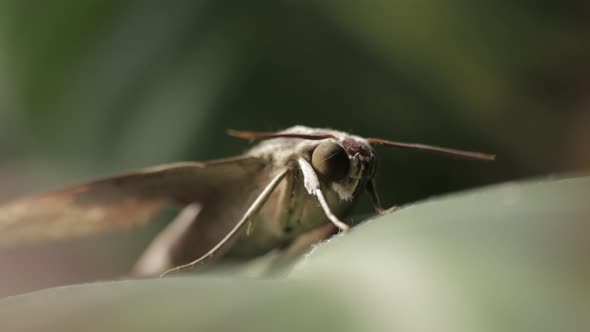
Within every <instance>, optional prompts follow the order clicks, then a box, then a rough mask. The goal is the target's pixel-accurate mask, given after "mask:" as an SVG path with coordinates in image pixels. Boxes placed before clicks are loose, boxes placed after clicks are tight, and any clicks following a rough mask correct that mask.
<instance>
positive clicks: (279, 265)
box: [268, 224, 338, 274]
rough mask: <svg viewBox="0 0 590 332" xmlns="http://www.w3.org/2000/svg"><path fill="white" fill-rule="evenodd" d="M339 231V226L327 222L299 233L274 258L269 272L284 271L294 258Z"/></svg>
mask: <svg viewBox="0 0 590 332" xmlns="http://www.w3.org/2000/svg"><path fill="white" fill-rule="evenodd" d="M337 231H338V227H336V226H335V225H334V224H326V225H323V226H320V227H318V228H315V229H312V230H310V231H308V232H306V233H303V234H301V235H299V236H298V237H296V238H295V239H294V240H293V241H291V243H289V244H288V245H287V246H286V247H285V248H284V249H283V250H282V251H281V252H280V255H279V256H278V257H276V258H275V259H274V261H273V262H272V264H271V265H270V267H269V268H268V273H269V274H276V273H279V272H282V271H284V270H285V267H288V266H289V265H290V264H291V263H292V262H293V261H294V260H296V259H297V258H298V257H300V256H301V255H302V254H305V253H306V252H309V251H310V249H311V248H312V246H313V245H315V244H318V243H320V242H322V241H323V240H325V239H327V238H329V237H331V236H332V235H334V234H336V232H337Z"/></svg>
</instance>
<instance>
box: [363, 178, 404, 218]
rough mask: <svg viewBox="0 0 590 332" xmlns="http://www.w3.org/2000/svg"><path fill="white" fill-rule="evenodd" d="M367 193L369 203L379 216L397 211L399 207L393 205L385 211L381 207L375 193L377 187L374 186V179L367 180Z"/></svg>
mask: <svg viewBox="0 0 590 332" xmlns="http://www.w3.org/2000/svg"><path fill="white" fill-rule="evenodd" d="M367 191H368V192H369V196H371V202H372V203H373V208H374V209H375V211H377V213H379V214H387V213H390V212H393V211H395V210H397V209H399V206H397V205H393V206H391V207H389V208H387V209H384V208H383V206H382V205H381V200H380V199H379V194H378V193H377V187H376V185H375V179H371V180H369V182H368V183H367Z"/></svg>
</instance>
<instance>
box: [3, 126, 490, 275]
mask: <svg viewBox="0 0 590 332" xmlns="http://www.w3.org/2000/svg"><path fill="white" fill-rule="evenodd" d="M230 135H233V136H235V137H238V138H242V139H247V140H261V142H260V143H259V144H258V145H256V146H254V147H253V148H251V149H250V150H249V151H247V152H246V153H245V154H243V155H241V156H238V157H232V158H227V159H221V160H214V161H206V162H179V163H173V164H167V165H162V166H156V167H151V168H145V169H140V170H135V171H131V172H127V173H123V174H118V175H114V176H110V177H106V178H103V179H98V180H94V181H90V182H87V183H83V184H79V185H74V186H71V187H68V188H64V189H60V190H56V191H53V192H49V193H45V194H41V195H38V196H33V197H27V198H22V199H19V200H16V201H13V202H8V203H5V204H3V205H0V248H1V247H10V246H21V245H24V244H27V243H39V242H43V241H48V240H59V239H65V238H71V237H79V236H87V235H91V234H96V233H99V232H104V231H111V230H115V229H122V228H128V227H135V226H141V225H145V224H147V223H149V222H150V221H152V220H153V219H154V218H155V217H156V216H157V215H158V214H159V213H160V212H161V211H163V210H164V209H166V208H168V207H173V206H175V207H181V208H182V210H181V211H180V212H179V213H178V215H177V216H176V217H175V218H174V220H173V221H172V222H171V223H170V224H168V225H167V226H166V228H164V230H163V231H162V232H161V233H159V234H158V235H157V236H156V237H155V239H154V240H153V241H152V242H151V244H150V245H149V246H148V247H147V249H146V250H145V252H144V253H143V254H142V256H141V258H140V259H139V261H138V262H137V264H136V266H135V268H134V272H135V274H137V275H142V276H152V275H164V274H167V273H170V272H175V271H181V270H185V269H190V268H192V267H195V266H197V265H201V264H204V263H211V262H214V261H217V260H223V259H238V260H245V259H249V258H253V257H257V256H260V255H263V254H265V253H267V252H269V251H271V250H274V249H281V250H283V251H285V252H287V253H291V254H294V253H298V252H301V251H303V250H305V249H306V248H308V247H309V246H310V245H312V244H314V243H316V242H319V241H321V240H322V239H325V238H327V237H329V236H331V235H332V234H334V233H335V232H337V231H338V230H340V231H347V230H348V229H349V226H348V225H347V224H346V223H344V222H343V221H342V219H343V218H345V217H346V216H347V215H348V214H349V213H350V211H351V208H352V207H353V205H354V203H355V202H356V201H357V200H358V198H359V196H360V195H361V194H362V193H364V192H367V193H368V194H369V197H370V198H371V200H372V202H373V206H374V208H375V210H376V211H377V212H379V213H383V212H385V211H387V210H386V209H384V208H383V207H382V205H381V202H380V200H379V196H378V194H377V191H376V187H375V181H374V175H375V170H376V165H377V163H376V157H375V152H374V146H385V147H393V148H401V149H414V150H422V151H428V152H434V153H439V154H445V155H450V156H455V157H462V158H468V159H476V160H493V159H494V156H493V155H489V154H483V153H476V152H468V151H461V150H455V149H448V148H442V147H436V146H430V145H422V144H411V143H401V142H395V141H388V140H383V139H377V138H362V137H359V136H354V135H350V134H348V133H345V132H341V131H335V130H330V129H316V128H309V127H304V126H295V127H291V128H289V129H286V130H283V131H279V132H275V133H264V132H248V131H230ZM393 209H394V208H390V209H389V211H391V210H393Z"/></svg>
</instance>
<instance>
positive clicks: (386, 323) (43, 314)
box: [0, 177, 590, 332]
mask: <svg viewBox="0 0 590 332" xmlns="http://www.w3.org/2000/svg"><path fill="white" fill-rule="evenodd" d="M588 197H590V177H579V178H571V179H560V180H554V181H543V182H540V181H535V182H529V183H511V184H505V185H501V186H496V187H493V188H488V189H487V190H481V189H480V190H476V191H472V192H468V193H464V194H460V195H453V196H450V197H443V198H439V199H436V200H431V201H429V202H424V203H419V204H414V205H411V206H408V207H406V208H404V209H402V210H400V211H398V212H396V213H393V214H389V215H386V216H382V217H379V218H376V219H374V220H372V221H370V222H367V223H365V224H363V225H360V226H358V227H357V228H355V229H354V230H353V231H352V232H351V233H349V234H346V235H345V236H338V237H335V238H333V239H332V240H330V241H329V242H327V243H324V244H322V245H320V246H317V247H316V248H315V250H314V251H313V252H312V253H311V254H309V255H308V256H306V257H305V259H303V260H302V261H300V262H299V264H297V265H296V266H295V269H294V270H293V271H292V273H290V275H289V276H287V277H285V278H283V279H275V280H257V279H251V278H244V277H231V278H228V277H227V274H225V275H223V276H219V275H217V274H205V275H200V276H194V277H190V278H185V277H178V276H176V277H170V278H163V279H151V280H126V281H120V282H108V283H94V284H86V285H78V286H68V287H63V288H57V289H50V290H44V291H40V292H35V293H30V294H26V295H22V296H16V297H12V298H6V299H3V300H0V328H1V329H2V330H6V331H79V330H84V331H142V330H146V329H147V330H174V331H237V330H239V331H278V330H280V331H376V332H377V331H453V332H457V331H518V332H525V331H535V332H538V331H556V330H565V331H588V328H589V327H590V317H589V316H588V310H589V309H590V297H589V296H588V295H589V294H590V292H589V290H590V289H589V288H590V287H589V286H588V278H589V277H590V265H589V264H588V263H589V262H588V257H587V253H588V241H587V237H588V220H589V217H590V207H589V205H588ZM490 202H495V204H489V203H490ZM441 211H446V213H441ZM105 317H106V319H105Z"/></svg>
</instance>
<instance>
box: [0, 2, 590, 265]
mask: <svg viewBox="0 0 590 332" xmlns="http://www.w3.org/2000/svg"><path fill="white" fill-rule="evenodd" d="M589 9H590V8H589V6H588V5H587V4H586V3H585V2H577V1H564V2H559V3H556V2H551V1H519V2H512V1H505V0H500V1H495V2H493V3H490V2H480V1H446V2H437V1H410V0H398V1H378V0H374V1H365V2H358V1H268V0H257V1H237V0H226V1H206V0H180V1H168V2H162V1H153V0H144V1H112V0H110V1H109V0H107V1H98V0H82V1H72V0H57V1H51V2H46V3H41V2H31V1H17V0H4V1H2V2H1V3H0V153H1V156H2V157H0V199H8V198H11V197H16V196H18V195H21V194H25V193H31V192H38V191H42V190H46V189H49V188H54V187H57V186H62V185H64V184H68V183H73V182H76V181H80V180H84V179H87V178H90V177H96V176H100V175H106V174H109V173H111V172H114V171H120V170H124V169H129V168H136V167H143V166H149V165H154V164H160V163H165V162H171V161H178V160H206V159H211V158H222V157H227V156H233V155H236V154H239V153H241V152H242V151H244V150H245V149H246V148H247V147H248V146H249V145H248V143H247V142H244V141H239V140H236V139H234V138H230V137H227V136H226V135H225V130H226V129H227V128H234V129H245V130H278V129H283V128H285V127H289V126H292V125H295V124H302V125H308V126H317V127H331V128H334V129H340V130H344V131H350V132H352V133H354V134H358V135H361V136H373V137H382V138H387V139H395V140H401V141H410V142H413V141H416V142H422V143H430V144H437V145H442V146H450V147H456V148H464V149H470V150H476V151H482V152H490V153H496V154H497V155H498V161H497V162H494V163H483V164H480V163H475V162H468V161H463V160H453V159H445V158H441V157H439V156H431V155H424V154H420V153H412V152H406V151H393V150H386V149H379V150H378V153H379V158H380V167H379V170H378V181H379V189H380V192H382V196H383V201H384V202H388V203H389V202H391V203H406V202H411V201H415V200H418V199H423V198H426V197H430V196H433V195H437V194H441V193H445V192H450V191H456V190H460V189H464V188H469V187H474V186H479V185H483V184H488V183H494V182H500V181H505V180H510V179H515V178H522V177H528V176H533V175H539V174H552V173H557V172H562V171H566V170H568V171H569V170H577V169H582V168H585V167H589V166H590V157H589V154H588V152H587V151H589V149H590V134H588V133H589V132H590V115H589V114H590V112H588V107H589V105H590V100H589V99H588V92H589V90H588V87H589V86H590V85H589V83H590V82H589V74H590V62H589V61H588V59H590V43H588V42H587V41H588V40H590V21H589V20H588V19H587V18H588V11H589ZM153 231H155V230H152V232H151V233H150V231H146V233H145V234H143V235H141V236H133V234H128V235H121V237H122V239H124V240H125V242H128V243H129V246H131V247H133V248H141V247H142V246H143V245H144V244H145V239H146V238H148V237H149V236H148V235H149V234H152V233H153ZM134 238H137V239H142V241H143V242H142V243H143V244H142V243H134V241H133V240H132V239H134ZM122 239H118V240H117V239H115V240H112V239H111V240H112V241H110V242H109V245H107V246H105V245H102V246H100V245H99V244H98V242H96V243H95V242H89V243H90V244H89V243H86V242H84V243H83V244H82V245H83V246H86V247H87V248H88V250H87V251H89V252H91V253H93V254H90V256H88V255H89V254H88V252H86V253H83V251H80V252H78V251H74V252H72V251H71V250H68V249H60V250H61V251H62V252H63V251H65V252H69V253H70V256H79V258H78V261H85V260H89V261H88V262H86V267H87V268H88V265H91V266H92V267H93V268H94V269H96V270H100V271H103V270H105V269H108V268H109V267H110V266H112V265H113V264H114V265H117V264H123V263H122V262H127V263H129V262H131V261H132V260H133V259H134V258H135V256H136V255H137V252H138V250H139V249H129V247H126V246H124V245H121V246H118V245H113V244H111V243H115V242H117V243H118V242H121V241H123V240H122ZM99 242H100V241H99ZM123 248H126V249H123ZM57 257H62V256H61V255H57ZM84 257H86V258H84ZM88 257H94V258H96V260H92V259H88ZM56 260H57V261H59V259H55V258H54V259H53V260H51V259H49V258H48V259H47V261H48V262H55V261H56ZM115 261H121V262H119V263H117V264H115ZM61 264H68V263H65V262H64V261H62V262H61ZM31 265H35V264H34V263H31ZM123 265H124V264H123Z"/></svg>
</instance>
